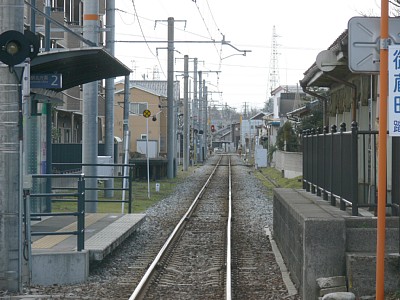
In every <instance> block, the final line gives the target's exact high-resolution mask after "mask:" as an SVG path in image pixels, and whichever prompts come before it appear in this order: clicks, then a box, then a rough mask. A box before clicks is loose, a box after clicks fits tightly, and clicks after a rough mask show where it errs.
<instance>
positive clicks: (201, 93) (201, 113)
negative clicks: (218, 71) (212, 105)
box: [199, 71, 204, 162]
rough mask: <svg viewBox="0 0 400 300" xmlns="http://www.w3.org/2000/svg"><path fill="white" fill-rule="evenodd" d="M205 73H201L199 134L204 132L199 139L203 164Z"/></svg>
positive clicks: (200, 159) (200, 158) (200, 157)
mask: <svg viewBox="0 0 400 300" xmlns="http://www.w3.org/2000/svg"><path fill="white" fill-rule="evenodd" d="M202 77H203V72H202V71H199V132H202V134H201V135H200V138H199V148H200V149H199V151H200V152H199V162H203V160H204V157H203V147H204V145H203V141H204V139H203V135H204V128H203V126H204V124H203V108H204V107H203V101H204V99H203V79H202Z"/></svg>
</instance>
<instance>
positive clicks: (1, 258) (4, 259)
mask: <svg viewBox="0 0 400 300" xmlns="http://www.w3.org/2000/svg"><path fill="white" fill-rule="evenodd" d="M8 30H16V31H19V32H21V33H23V32H24V1H23V0H3V1H2V3H1V7H0V32H5V31H8ZM14 72H15V71H12V69H10V68H9V67H8V66H6V65H4V64H0V136H1V146H0V190H1V193H0V288H1V289H2V290H9V291H18V290H20V289H21V288H22V286H21V282H20V280H21V276H22V275H21V273H22V271H21V265H22V262H21V255H20V250H21V248H22V247H21V239H22V237H21V226H22V224H21V220H22V212H21V210H22V204H21V198H22V195H21V190H20V182H21V176H22V174H21V173H20V164H21V163H22V161H21V157H20V154H21V152H22V150H21V149H20V139H19V138H20V134H19V129H20V128H19V126H20V125H21V124H19V120H20V117H21V116H20V114H19V111H20V108H21V107H20V104H21V99H20V96H19V91H20V88H21V87H20V85H19V82H18V79H17V76H15V73H14Z"/></svg>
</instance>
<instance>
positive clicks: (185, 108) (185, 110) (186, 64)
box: [183, 55, 189, 171]
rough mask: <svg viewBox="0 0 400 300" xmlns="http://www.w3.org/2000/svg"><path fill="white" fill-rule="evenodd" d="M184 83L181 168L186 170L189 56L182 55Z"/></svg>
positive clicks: (187, 163) (187, 157) (187, 160)
mask: <svg viewBox="0 0 400 300" xmlns="http://www.w3.org/2000/svg"><path fill="white" fill-rule="evenodd" d="M184 59H185V60H184V74H183V77H184V83H183V94H184V95H183V96H184V102H183V117H184V120H183V170H184V171H187V170H188V165H189V56H188V55H185V57H184Z"/></svg>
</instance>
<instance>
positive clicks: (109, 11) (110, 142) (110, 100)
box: [104, 0, 115, 197]
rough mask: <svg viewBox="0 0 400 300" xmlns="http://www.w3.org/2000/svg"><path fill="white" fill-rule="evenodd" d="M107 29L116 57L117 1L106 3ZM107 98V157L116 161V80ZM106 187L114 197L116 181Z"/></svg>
mask: <svg viewBox="0 0 400 300" xmlns="http://www.w3.org/2000/svg"><path fill="white" fill-rule="evenodd" d="M106 27H107V29H108V31H107V32H106V49H107V51H108V52H109V53H110V54H111V55H112V56H114V52H115V51H114V49H115V43H114V40H115V0H107V2H106ZM105 98H106V101H105V102H106V103H105V155H106V156H111V158H112V159H114V158H115V155H114V78H107V79H106V86H105ZM113 171H114V170H113ZM113 173H114V172H113ZM104 186H105V188H106V190H105V192H104V195H105V196H106V197H113V195H114V191H113V190H112V189H113V188H114V179H113V178H109V179H108V180H105V181H104Z"/></svg>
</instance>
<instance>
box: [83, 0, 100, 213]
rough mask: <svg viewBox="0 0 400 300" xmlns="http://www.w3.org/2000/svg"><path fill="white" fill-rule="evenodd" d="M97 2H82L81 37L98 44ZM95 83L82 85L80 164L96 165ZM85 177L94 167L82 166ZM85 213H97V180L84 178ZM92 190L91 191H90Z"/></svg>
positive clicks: (96, 93) (93, 170) (96, 111)
mask: <svg viewBox="0 0 400 300" xmlns="http://www.w3.org/2000/svg"><path fill="white" fill-rule="evenodd" d="M98 32H99V2H98V1H84V2H83V37H84V38H86V39H88V40H90V41H92V42H94V43H95V44H96V45H97V44H98V38H99V37H98ZM97 84H98V83H97V81H94V82H90V83H86V84H84V85H83V126H82V162H83V163H84V164H92V165H93V164H97V156H98V148H97V147H98V143H99V138H98V118H97V116H98V86H97ZM83 173H84V174H85V175H86V176H97V167H96V166H84V167H83ZM85 181H86V188H87V189H86V200H89V201H94V202H87V203H86V212H88V213H94V212H96V211H97V190H96V188H97V178H86V180H85ZM91 189H93V190H91Z"/></svg>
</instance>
